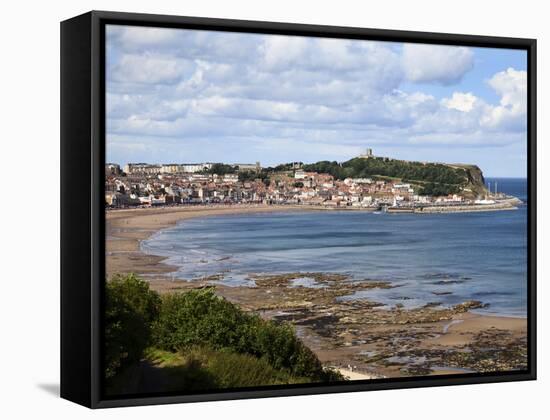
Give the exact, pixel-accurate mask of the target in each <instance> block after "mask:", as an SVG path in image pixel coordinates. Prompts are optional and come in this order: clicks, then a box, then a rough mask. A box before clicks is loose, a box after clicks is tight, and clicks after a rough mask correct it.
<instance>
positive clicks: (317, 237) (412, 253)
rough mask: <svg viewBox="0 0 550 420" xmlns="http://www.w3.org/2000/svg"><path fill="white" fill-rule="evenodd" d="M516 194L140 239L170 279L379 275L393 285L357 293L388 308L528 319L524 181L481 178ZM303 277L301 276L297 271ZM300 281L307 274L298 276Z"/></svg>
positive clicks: (235, 219)
mask: <svg viewBox="0 0 550 420" xmlns="http://www.w3.org/2000/svg"><path fill="white" fill-rule="evenodd" d="M486 181H488V182H491V186H492V187H493V188H494V182H495V181H497V182H498V190H499V191H500V192H504V193H507V194H510V195H513V196H516V197H518V198H519V199H521V200H522V201H523V202H524V203H525V204H524V205H521V206H520V207H519V210H516V211H496V212H480V213H452V214H451V213H448V214H422V215H418V214H373V213H370V212H349V211H330V212H328V211H327V212H324V211H319V212H288V213H271V214H266V213H262V214H245V215H228V216H215V217H204V218H197V219H191V220H187V221H183V222H181V223H179V224H178V225H177V226H175V227H173V228H169V229H166V230H163V231H160V232H158V233H156V234H155V235H153V236H152V237H151V238H149V239H148V240H146V241H143V242H142V249H143V250H144V251H145V252H147V253H151V254H155V255H160V256H165V257H168V263H170V264H173V265H175V266H177V267H179V268H178V271H177V272H175V273H173V276H174V277H175V278H181V279H187V280H192V279H196V278H199V277H203V276H208V275H212V274H223V276H224V279H223V281H222V282H223V283H225V284H228V285H233V286H237V285H243V284H251V281H250V280H247V276H248V275H249V274H254V273H256V274H258V273H263V274H273V273H295V272H301V273H308V272H331V273H344V274H349V275H350V276H352V278H353V279H356V280H363V279H372V280H387V281H390V282H392V283H394V284H395V285H398V286H399V287H396V288H392V289H385V290H372V291H368V292H357V293H356V294H354V295H351V296H347V297H344V299H361V298H368V299H371V300H374V301H377V302H381V303H384V304H385V305H386V307H387V308H391V307H393V306H395V305H396V304H397V303H400V304H402V305H404V307H405V308H414V307H419V306H422V305H424V304H426V303H428V302H441V304H442V305H444V306H445V305H453V304H457V303H460V302H463V301H466V300H480V301H482V302H484V303H488V304H489V306H488V307H487V308H485V309H482V310H479V312H483V313H491V314H499V315H507V316H526V302H527V297H526V296H527V294H526V289H527V183H526V180H525V179H516V178H488V179H486ZM305 277H307V276H305ZM301 282H302V284H305V285H307V284H308V279H307V278H306V279H302V280H301Z"/></svg>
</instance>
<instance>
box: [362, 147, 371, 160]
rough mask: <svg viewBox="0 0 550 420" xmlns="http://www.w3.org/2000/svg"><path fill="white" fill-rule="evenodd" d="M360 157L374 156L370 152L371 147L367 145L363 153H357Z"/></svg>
mask: <svg viewBox="0 0 550 420" xmlns="http://www.w3.org/2000/svg"><path fill="white" fill-rule="evenodd" d="M359 157H360V158H363V159H369V158H372V157H374V155H373V154H372V149H371V148H370V147H369V148H367V149H366V150H365V153H363V154H361V155H359Z"/></svg>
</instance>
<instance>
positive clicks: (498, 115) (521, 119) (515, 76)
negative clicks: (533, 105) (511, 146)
mask: <svg viewBox="0 0 550 420" xmlns="http://www.w3.org/2000/svg"><path fill="white" fill-rule="evenodd" d="M487 83H488V84H489V86H491V87H492V88H493V89H494V90H495V92H496V93H497V94H498V95H499V96H500V103H499V105H498V106H494V107H491V109H490V111H489V112H488V113H487V114H486V115H485V116H484V118H483V119H482V121H481V123H482V125H484V126H487V127H493V128H494V127H504V128H506V127H507V128H512V129H514V128H515V129H523V128H524V127H525V126H526V124H527V119H526V116H527V72H526V71H518V70H515V69H513V68H508V69H507V70H506V71H502V72H499V73H497V74H495V75H494V76H493V77H492V78H491V79H490V80H488V82H487Z"/></svg>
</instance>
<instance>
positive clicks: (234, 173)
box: [105, 149, 518, 212]
mask: <svg viewBox="0 0 550 420" xmlns="http://www.w3.org/2000/svg"><path fill="white" fill-rule="evenodd" d="M359 158H360V159H388V158H377V157H375V156H374V155H373V154H372V150H371V149H367V151H366V153H365V154H363V155H361V156H359ZM481 188H482V189H483V191H482V194H481V193H479V192H478V193H476V194H474V193H473V192H472V190H471V189H469V188H467V187H464V188H462V190H461V191H457V192H455V193H452V194H451V193H449V194H439V195H436V194H432V195H430V194H423V193H422V191H421V190H420V189H419V188H418V185H415V184H414V183H412V182H404V181H402V180H399V179H390V178H387V177H379V176H372V177H361V178H354V177H347V178H344V179H336V178H335V177H334V176H333V175H331V174H330V173H322V172H316V171H311V170H307V165H304V164H302V163H301V162H294V163H290V164H284V165H279V166H277V167H269V168H263V167H262V166H261V164H260V162H255V163H234V164H224V163H213V162H200V163H171V164H149V163H128V164H126V165H124V166H121V165H119V164H116V163H108V164H106V165H105V206H106V208H108V209H117V208H131V207H152V206H176V205H198V204H202V205H205V204H212V205H213V204H227V205H231V204H267V205H270V204H271V205H304V206H315V207H321V208H338V209H364V210H371V211H377V210H378V211H389V212H421V211H427V212H430V211H453V210H456V211H461V210H474V209H477V210H498V209H512V208H515V205H517V204H518V200H517V199H515V198H514V197H510V196H507V195H505V194H503V193H500V192H498V190H497V188H498V186H497V185H494V186H493V188H494V190H493V191H492V190H491V186H490V185H489V186H488V188H485V187H484V185H482V187H481Z"/></svg>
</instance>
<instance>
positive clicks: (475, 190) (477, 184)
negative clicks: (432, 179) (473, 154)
mask: <svg viewBox="0 0 550 420" xmlns="http://www.w3.org/2000/svg"><path fill="white" fill-rule="evenodd" d="M449 166H451V167H453V168H461V169H463V170H464V171H465V173H466V177H467V179H468V182H467V184H466V185H464V188H467V189H470V190H472V194H471V195H472V196H477V195H484V194H485V193H486V192H487V188H486V187H485V178H484V176H483V171H482V170H481V169H480V168H479V166H477V165H462V164H459V165H449ZM465 195H470V194H465Z"/></svg>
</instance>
